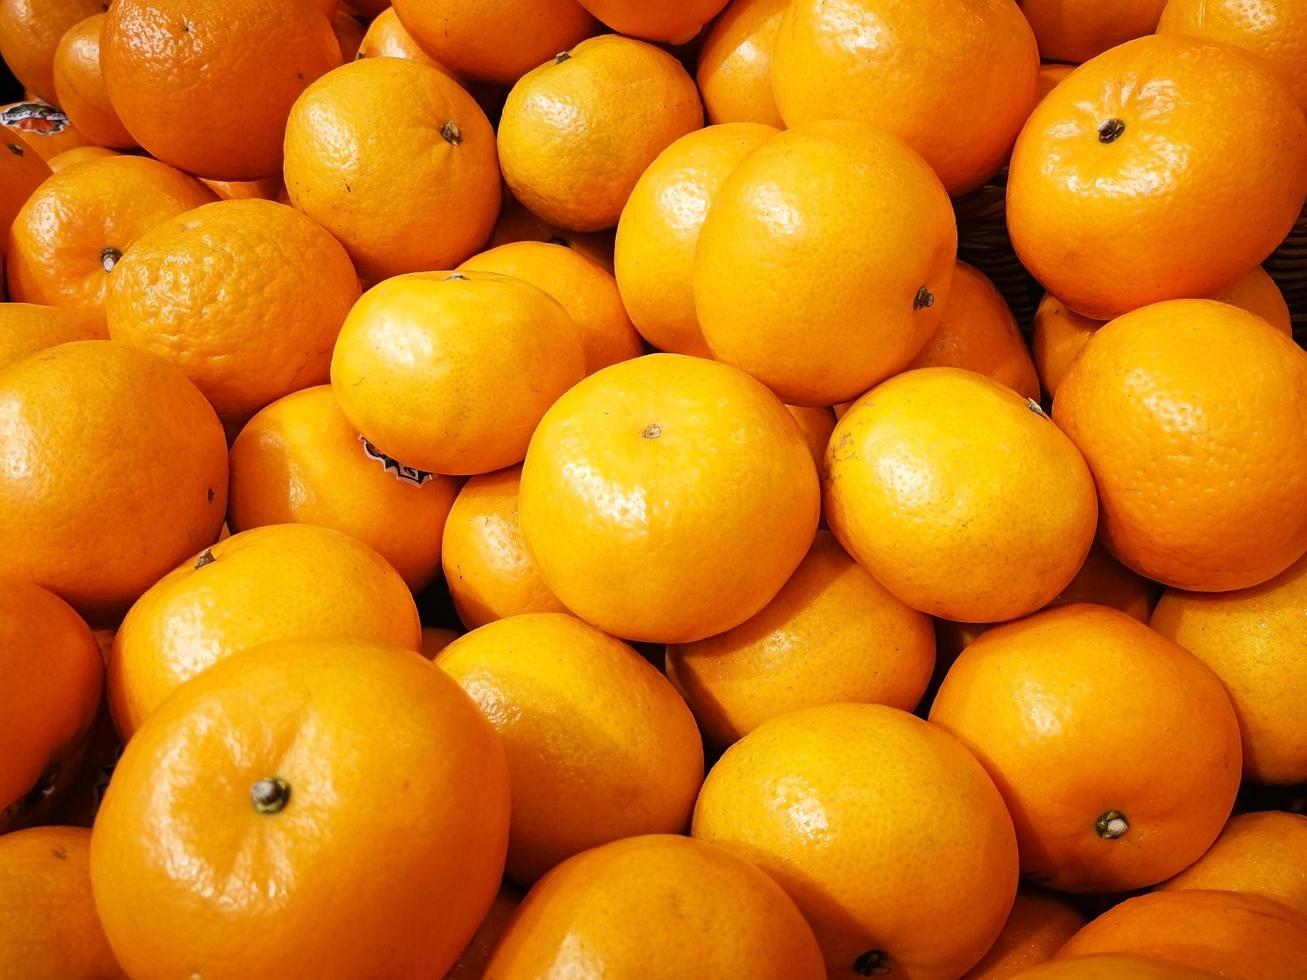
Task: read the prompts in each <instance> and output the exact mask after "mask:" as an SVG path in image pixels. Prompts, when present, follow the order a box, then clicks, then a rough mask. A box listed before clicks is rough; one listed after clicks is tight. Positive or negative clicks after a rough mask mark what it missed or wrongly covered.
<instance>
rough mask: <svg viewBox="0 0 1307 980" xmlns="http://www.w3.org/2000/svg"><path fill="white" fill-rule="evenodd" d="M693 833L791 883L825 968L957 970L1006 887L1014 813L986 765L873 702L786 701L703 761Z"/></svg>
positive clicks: (922, 973) (845, 973)
mask: <svg viewBox="0 0 1307 980" xmlns="http://www.w3.org/2000/svg"><path fill="white" fill-rule="evenodd" d="M692 833H693V835H694V836H695V837H697V838H699V839H701V840H705V841H708V842H709V843H713V844H721V845H723V846H724V847H726V848H727V849H728V850H731V851H734V852H735V853H736V854H739V855H740V856H741V857H744V858H746V859H747V860H749V861H752V862H753V863H754V864H756V865H758V866H759V867H760V868H762V870H764V871H766V872H767V873H768V874H770V875H771V876H772V878H774V879H775V880H776V881H777V882H778V883H779V884H780V886H781V887H782V888H784V889H785V890H786V891H787V892H788V893H789V895H790V897H791V898H792V899H794V902H795V904H797V905H798V906H799V910H800V911H801V912H803V914H804V915H805V916H806V917H807V919H808V923H809V925H811V926H812V928H813V931H814V932H815V933H816V935H817V941H818V942H819V943H820V944H821V949H822V953H823V955H824V957H825V960H826V970H827V976H829V977H831V978H850V980H852V978H854V977H867V976H876V975H879V974H884V973H888V974H890V975H902V976H906V977H939V978H941V980H942V978H944V977H957V976H960V975H961V974H962V973H963V972H965V971H966V970H967V969H969V968H970V967H971V966H973V965H974V964H975V963H976V962H977V961H978V960H979V959H980V958H981V956H982V955H983V954H984V952H985V950H987V949H988V948H989V947H990V946H991V945H992V944H993V942H994V940H995V938H996V937H997V936H998V935H999V933H1000V931H1001V930H1002V928H1003V921H1004V919H1005V918H1006V917H1007V914H1008V911H1009V910H1010V909H1011V907H1012V898H1013V896H1014V895H1015V894H1016V889H1017V849H1016V840H1015V838H1014V837H1013V834H1012V820H1011V818H1010V817H1009V816H1008V814H1007V810H1005V809H1004V807H1003V800H1002V798H1001V797H1000V796H999V794H998V790H996V789H995V788H994V784H993V782H991V781H990V779H989V777H988V776H986V775H985V771H984V770H983V769H982V768H981V767H980V765H979V763H977V762H976V760H975V759H974V758H973V757H972V756H971V755H970V753H968V752H967V751H966V749H964V748H963V747H962V746H961V745H960V744H958V742H957V741H956V740H954V739H953V738H950V737H949V736H948V735H946V734H945V733H944V732H942V731H940V730H939V729H937V728H934V727H932V726H930V725H928V724H926V723H925V722H923V721H921V720H920V719H917V718H914V717H912V716H911V715H909V714H907V713H906V712H902V711H898V710H896V709H894V708H888V707H885V706H883V705H871V704H832V705H825V706H823V707H818V708H808V709H806V710H803V711H792V712H790V713H789V714H785V715H782V716H780V717H779V718H775V719H773V720H771V721H769V722H767V723H766V724H764V725H762V726H761V727H759V728H757V729H755V730H754V731H753V732H751V733H750V734H748V735H746V736H745V737H744V738H742V739H741V740H740V741H738V742H736V743H735V744H734V745H733V746H731V747H730V748H729V749H727V750H726V754H725V755H723V756H722V758H721V760H720V761H719V762H718V763H717V765H716V766H714V767H713V769H712V772H710V773H709V774H708V779H707V780H706V781H705V782H704V785H703V790H702V791H701V793H700V794H699V802H698V804H697V805H696V806H695V811H694V825H693V830H692ZM908 895H911V896H912V898H911V901H905V898H906V896H908Z"/></svg>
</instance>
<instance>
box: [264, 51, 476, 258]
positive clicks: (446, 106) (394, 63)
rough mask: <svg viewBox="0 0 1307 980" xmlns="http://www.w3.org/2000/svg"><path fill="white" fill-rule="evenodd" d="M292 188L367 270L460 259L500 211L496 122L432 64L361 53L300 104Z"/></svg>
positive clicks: (292, 123) (291, 130)
mask: <svg viewBox="0 0 1307 980" xmlns="http://www.w3.org/2000/svg"><path fill="white" fill-rule="evenodd" d="M379 120H385V121H386V124H385V125H384V126H382V125H379V124H378V122H379ZM286 190H287V191H288V192H289V193H290V199H291V201H292V203H294V205H295V206H296V207H297V208H299V209H300V210H301V211H303V212H305V213H306V214H307V215H308V216H309V217H311V218H313V219H314V220H316V221H318V222H319V223H321V224H322V225H323V226H324V227H325V228H326V229H327V230H328V231H330V232H331V233H332V234H333V235H335V236H336V237H337V238H339V239H340V240H341V243H342V244H343V245H344V246H345V247H346V248H347V249H349V253H350V255H351V256H353V258H354V261H355V263H356V264H357V265H358V269H359V273H360V275H362V276H363V278H364V279H369V280H379V279H384V278H386V277H387V276H393V275H397V274H399V273H403V272H418V271H425V270H430V269H441V268H446V267H450V266H453V265H455V264H457V263H458V262H461V261H462V260H463V259H465V258H467V257H468V256H469V255H471V254H472V253H473V252H475V251H476V249H477V248H478V247H479V246H480V245H481V243H482V242H484V241H485V239H486V236H487V235H488V234H489V233H490V228H491V226H492V225H493V224H494V223H495V216H496V214H498V212H499V170H498V167H497V166H496V164H495V137H494V131H493V130H492V129H491V128H490V123H489V121H488V120H487V119H486V115H485V113H484V112H482V111H481V108H480V106H478V105H477V104H476V102H474V101H473V100H472V97H471V96H470V95H468V94H467V92H465V91H463V89H462V88H460V87H459V86H458V84H457V83H456V82H454V81H453V80H452V79H450V78H449V77H448V76H447V75H445V74H443V73H442V72H440V71H437V70H436V69H434V68H431V67H430V66H428V65H423V64H419V63H418V62H416V61H411V60H406V59H402V58H366V59H364V60H362V61H355V62H351V63H350V64H347V65H342V66H341V67H340V68H337V69H336V70H335V71H333V72H329V73H328V74H327V75H325V76H324V77H323V78H321V79H320V80H318V81H317V82H314V83H313V84H312V85H311V86H309V88H307V89H306V90H305V92H304V95H303V96H301V97H300V99H299V100H298V101H297V102H296V103H295V106H294V108H293V109H292V110H291V114H290V119H289V121H288V122H287V124H286Z"/></svg>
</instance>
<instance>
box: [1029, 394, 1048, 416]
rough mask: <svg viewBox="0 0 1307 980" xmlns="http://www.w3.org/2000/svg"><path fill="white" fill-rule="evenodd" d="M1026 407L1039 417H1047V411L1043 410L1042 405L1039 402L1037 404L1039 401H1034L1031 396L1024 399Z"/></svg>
mask: <svg viewBox="0 0 1307 980" xmlns="http://www.w3.org/2000/svg"><path fill="white" fill-rule="evenodd" d="M1026 408H1028V409H1030V410H1031V411H1032V412H1034V413H1035V414H1036V415H1038V416H1039V417H1040V418H1041V419H1046V418H1048V413H1047V412H1046V411H1044V406H1043V405H1041V404H1039V402H1037V401H1035V400H1034V399H1033V398H1027V399H1026Z"/></svg>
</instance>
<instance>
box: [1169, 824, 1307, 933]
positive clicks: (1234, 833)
mask: <svg viewBox="0 0 1307 980" xmlns="http://www.w3.org/2000/svg"><path fill="white" fill-rule="evenodd" d="M1195 888H1200V889H1217V890H1221V891H1232V892H1248V893H1251V894H1254V895H1261V896H1262V897H1264V898H1271V899H1274V900H1275V901H1277V902H1280V903H1282V904H1284V905H1287V906H1289V908H1291V909H1293V910H1295V911H1296V912H1298V913H1299V914H1301V915H1307V817H1305V816H1303V815H1302V814H1300V813H1278V812H1274V811H1272V812H1266V813H1241V814H1239V815H1237V816H1234V817H1231V818H1230V822H1229V823H1228V824H1226V825H1225V829H1224V830H1223V831H1221V836H1220V837H1218V838H1216V843H1215V844H1213V845H1212V846H1211V849H1210V850H1208V852H1207V853H1206V854H1204V855H1203V856H1202V857H1200V858H1199V859H1198V860H1197V861H1196V862H1195V863H1194V864H1191V865H1190V866H1189V867H1188V868H1186V869H1185V870H1184V871H1181V872H1180V873H1179V874H1178V875H1177V876H1176V877H1174V878H1172V879H1171V880H1170V881H1168V882H1167V883H1166V884H1164V885H1162V886H1160V889H1161V890H1163V891H1177V890H1183V891H1188V890H1191V889H1195Z"/></svg>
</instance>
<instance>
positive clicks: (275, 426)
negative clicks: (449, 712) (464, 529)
mask: <svg viewBox="0 0 1307 980" xmlns="http://www.w3.org/2000/svg"><path fill="white" fill-rule="evenodd" d="M230 466H231V492H230V501H229V504H228V509H227V521H228V523H229V525H230V526H231V528H232V530H233V531H234V532H240V531H246V530H249V529H250V528H253V527H263V526H264V525H267V524H317V525H320V526H322V527H329V528H333V529H334V530H337V531H342V532H344V533H345V534H349V535H351V536H353V537H355V538H358V539H359V540H360V541H362V542H363V543H364V544H366V545H368V546H370V547H371V548H373V549H374V550H376V552H377V553H378V554H379V555H381V557H382V558H384V559H386V561H388V562H390V564H391V565H393V566H394V567H395V571H397V572H399V574H400V575H401V576H402V577H403V579H404V581H405V583H406V584H407V585H408V587H409V588H410V589H411V590H413V591H414V592H418V591H420V590H422V589H424V588H426V587H427V585H429V584H430V583H431V581H432V580H433V579H434V578H435V577H436V574H437V573H438V572H439V571H440V541H441V535H443V534H444V531H445V518H446V517H447V516H448V514H449V512H450V508H451V507H452V506H453V503H454V496H455V494H457V493H458V481H457V480H454V479H453V478H452V477H448V476H436V475H433V474H430V473H423V472H417V471H414V470H413V469H412V468H410V467H406V466H403V465H401V464H399V463H397V462H396V461H395V460H393V459H391V458H389V457H387V456H384V455H383V454H382V453H380V452H379V451H378V450H377V449H376V447H375V446H372V445H371V444H370V443H369V442H368V441H367V440H366V439H364V438H363V437H362V436H360V435H359V434H358V432H357V431H356V430H355V429H354V427H353V426H352V425H350V424H349V421H348V420H347V419H346V418H345V416H344V415H342V414H341V411H340V409H339V408H337V407H336V398H335V396H334V395H333V394H332V390H331V387H330V386H329V385H322V386H320V387H317V388H308V389H306V390H304V391H297V392H295V393H293V394H290V395H287V396H286V397H285V398H280V399H278V400H277V401H275V402H273V403H272V404H271V405H269V406H268V407H267V408H265V409H263V411H261V412H259V413H258V414H257V415H255V416H254V418H252V419H250V421H249V422H248V423H246V425H245V426H244V428H242V429H241V432H240V435H238V436H237V437H236V441H235V442H234V443H233V444H232V447H231V457H230Z"/></svg>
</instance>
